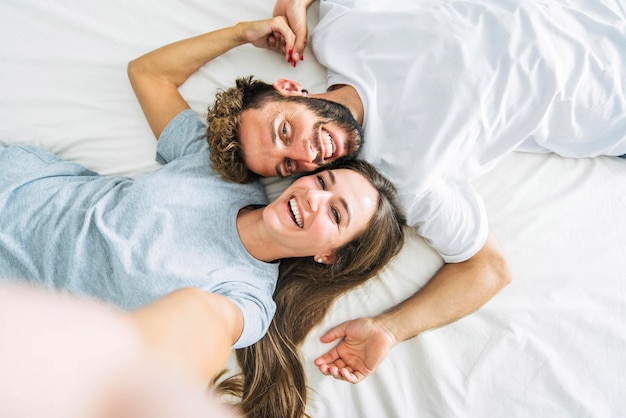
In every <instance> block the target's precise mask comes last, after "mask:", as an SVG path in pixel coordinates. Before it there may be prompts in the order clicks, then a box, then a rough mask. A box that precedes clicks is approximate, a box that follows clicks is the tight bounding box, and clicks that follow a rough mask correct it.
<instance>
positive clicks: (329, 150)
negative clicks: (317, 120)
mask: <svg viewBox="0 0 626 418" xmlns="http://www.w3.org/2000/svg"><path fill="white" fill-rule="evenodd" d="M322 133H323V137H324V142H325V143H326V146H325V149H326V155H325V156H324V158H330V157H332V156H333V155H335V151H336V150H337V147H336V146H335V141H333V138H331V136H330V134H329V133H328V132H326V131H322Z"/></svg>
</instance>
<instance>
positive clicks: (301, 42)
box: [293, 25, 308, 61]
mask: <svg viewBox="0 0 626 418" xmlns="http://www.w3.org/2000/svg"><path fill="white" fill-rule="evenodd" d="M294 33H295V35H296V40H295V42H294V45H293V50H294V54H293V59H294V60H300V61H302V60H303V59H304V49H305V48H306V44H307V37H308V35H307V28H306V25H300V26H299V27H296V28H294Z"/></svg>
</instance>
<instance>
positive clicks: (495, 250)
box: [476, 234, 513, 294]
mask: <svg viewBox="0 0 626 418" xmlns="http://www.w3.org/2000/svg"><path fill="white" fill-rule="evenodd" d="M476 258H477V260H476V261H477V262H478V264H479V265H480V266H481V269H482V271H483V273H486V274H483V275H482V277H483V279H484V280H485V281H487V282H488V286H489V287H490V288H491V289H492V293H493V294H496V293H497V292H498V291H500V289H502V288H503V287H505V286H507V285H508V284H509V283H511V281H512V279H513V273H512V271H511V265H510V264H509V260H508V258H507V257H506V255H505V254H504V251H503V249H502V247H500V244H499V243H498V241H497V240H496V239H495V237H494V236H493V234H490V235H489V238H488V239H487V242H486V243H485V246H484V247H483V248H482V249H481V251H480V252H479V254H477V257H476Z"/></svg>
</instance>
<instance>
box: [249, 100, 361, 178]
mask: <svg viewBox="0 0 626 418" xmlns="http://www.w3.org/2000/svg"><path fill="white" fill-rule="evenodd" d="M309 104H313V106H310V105H309ZM326 104H327V102H326V101H323V100H319V99H313V98H300V99H295V100H289V99H286V100H281V101H268V102H266V103H264V104H263V105H262V106H261V107H260V108H250V109H246V110H244V111H243V112H242V113H241V117H240V120H239V141H240V143H241V147H242V149H243V154H244V160H245V162H246V165H247V167H248V168H249V169H250V170H251V171H253V172H255V173H257V174H259V175H261V176H264V177H274V176H278V177H285V176H289V175H291V174H295V173H304V172H309V171H312V170H314V169H315V168H317V167H319V166H321V165H324V164H326V163H329V162H331V161H333V160H335V159H337V158H339V157H342V156H346V155H353V154H355V153H356V152H357V151H358V149H359V146H360V144H361V136H360V130H359V127H358V125H356V122H355V121H346V120H339V121H336V120H334V119H329V118H325V117H324V116H323V113H321V112H320V110H319V108H320V107H324V105H326ZM355 125H356V126H355Z"/></svg>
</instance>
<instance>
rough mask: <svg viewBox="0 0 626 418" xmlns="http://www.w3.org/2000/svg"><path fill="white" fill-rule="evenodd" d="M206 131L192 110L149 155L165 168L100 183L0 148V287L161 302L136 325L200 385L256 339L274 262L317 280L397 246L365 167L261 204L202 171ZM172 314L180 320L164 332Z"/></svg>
mask: <svg viewBox="0 0 626 418" xmlns="http://www.w3.org/2000/svg"><path fill="white" fill-rule="evenodd" d="M204 130H205V127H204V124H203V123H202V122H201V121H200V120H199V119H198V118H197V117H196V115H195V114H194V113H193V112H192V111H185V112H183V113H181V114H180V115H179V116H177V117H176V118H175V119H174V120H173V121H172V123H170V124H169V125H168V127H167V128H166V129H165V130H164V132H163V134H162V135H161V138H160V140H159V143H158V148H157V153H158V157H159V159H160V160H161V161H163V162H164V163H165V164H164V166H163V167H162V168H160V169H159V170H157V171H155V172H153V173H147V174H144V175H143V176H141V177H139V178H138V179H136V180H132V179H128V178H121V177H105V176H100V175H98V174H97V173H94V172H91V171H89V170H88V169H86V168H84V167H82V166H80V165H79V164H76V163H73V162H69V161H64V160H61V159H59V158H57V157H55V156H54V155H52V154H50V153H48V152H46V151H44V150H41V149H38V148H34V147H24V146H2V147H1V148H0V185H1V186H0V211H1V212H2V216H0V275H2V276H5V277H15V278H25V279H27V280H30V281H34V282H39V283H43V284H45V285H48V286H51V287H56V288H63V289H66V290H68V291H72V292H75V293H79V294H86V295H90V296H94V297H97V298H101V299H104V300H107V301H110V302H112V303H114V304H115V305H117V306H119V307H122V308H124V309H136V308H138V307H140V306H143V305H145V304H147V303H149V302H153V301H154V300H156V299H158V298H159V297H162V296H163V295H168V296H167V297H165V298H164V299H162V300H161V301H160V302H159V303H156V304H155V303H153V304H151V305H148V306H147V307H146V308H143V309H139V310H138V311H137V315H136V317H137V321H138V323H140V324H141V327H142V329H144V330H145V336H146V339H147V340H149V341H151V342H154V345H157V346H158V345H163V346H164V347H165V351H166V352H167V351H168V350H169V348H168V347H169V345H170V344H172V343H173V344H177V345H179V346H180V348H182V349H184V350H185V351H186V352H187V354H186V355H184V356H177V357H180V358H182V360H181V361H183V362H189V364H181V365H180V366H181V367H180V368H182V369H184V368H187V369H188V371H190V372H191V373H194V374H196V375H197V377H198V379H199V380H200V381H207V380H208V378H210V377H212V376H214V375H215V374H216V373H217V372H219V371H220V370H221V367H222V366H223V364H224V362H225V360H226V358H227V356H228V353H229V350H230V348H231V346H233V345H234V347H236V348H241V347H245V346H248V345H250V344H252V343H254V342H256V341H257V340H258V339H259V338H261V337H262V336H263V334H264V333H265V332H266V330H267V328H268V326H269V323H270V320H271V318H272V316H273V314H274V309H275V305H274V302H273V300H272V293H273V291H274V288H275V284H276V279H277V276H278V271H279V263H276V261H279V260H281V259H285V258H291V257H298V262H296V264H297V265H302V266H303V267H302V268H306V269H309V268H311V266H307V265H310V264H313V265H314V266H315V267H313V268H314V269H315V270H314V271H317V274H318V275H320V276H322V275H327V274H331V272H332V274H335V272H339V273H341V272H343V271H351V269H353V266H352V265H351V260H352V259H356V260H361V259H363V260H364V261H365V262H366V264H367V266H368V268H367V269H366V270H365V272H367V271H369V270H372V271H373V270H375V269H376V267H377V266H378V265H379V264H382V263H384V262H385V261H386V260H388V259H389V258H390V256H392V255H393V254H394V253H395V251H396V249H397V248H398V247H399V246H400V245H401V243H402V234H401V228H402V223H403V217H402V215H401V214H400V212H399V210H398V209H397V207H396V206H395V202H394V200H393V199H394V197H393V193H392V192H391V191H390V190H391V189H378V187H380V184H381V183H380V180H379V179H377V178H376V177H374V178H368V177H366V176H370V175H371V174H377V173H376V172H369V171H367V170H365V169H362V167H367V166H366V165H365V164H364V163H356V164H355V163H349V162H346V163H344V165H341V163H339V164H338V165H337V166H333V168H332V169H327V170H324V171H320V172H318V173H316V174H313V175H309V176H305V177H302V178H300V179H298V180H297V181H295V182H294V183H293V184H292V185H291V186H290V187H288V188H287V190H286V191H285V192H284V193H283V194H282V195H281V196H280V197H279V198H278V199H276V200H275V201H274V202H272V203H270V204H269V205H267V201H266V198H265V195H264V193H263V190H262V188H261V187H260V185H259V184H248V185H240V184H235V183H230V182H227V181H225V180H223V179H222V178H221V177H220V176H218V175H216V174H215V173H213V172H211V170H210V168H209V157H208V150H207V145H206V141H205V135H204ZM384 185H385V186H388V185H387V184H384ZM390 223H391V225H392V226H395V229H397V230H398V232H397V233H396V234H395V235H393V237H392V238H390V239H387V240H386V244H387V245H386V246H380V245H379V243H378V240H369V239H363V237H366V236H369V235H368V234H371V233H372V232H375V235H374V236H382V235H383V234H387V233H389V231H388V228H389V226H390ZM370 251H374V252H376V253H377V255H378V256H379V258H372V257H371V256H370V255H369V254H368V253H369V252H370ZM326 265H328V267H325V266H326ZM318 266H319V267H318ZM298 268H299V267H298ZM298 268H296V271H297V270H298ZM181 288H187V289H186V290H181V291H177V292H175V291H176V290H177V289H181ZM198 289H199V290H198ZM172 292H173V293H172ZM194 301H195V302H194ZM172 310H173V311H177V312H176V315H178V316H177V317H176V320H175V321H174V323H173V325H172V326H171V327H167V326H166V324H167V323H168V321H169V318H170V312H171V311H172ZM183 312H186V314H184V313H183ZM185 315H186V316H187V318H189V319H186V320H184V321H179V318H180V317H183V318H184V317H185ZM194 318H195V319H194ZM193 320H197V322H198V326H197V327H196V328H194V326H193V325H191V324H192V321H193ZM180 322H183V323H184V324H186V325H185V326H186V327H188V328H190V329H191V330H192V331H193V330H194V329H195V331H200V332H197V333H196V332H191V331H190V332H189V335H192V336H193V335H196V336H197V337H195V339H196V340H197V341H194V343H190V342H189V341H185V340H184V339H183V340H181V341H177V340H176V339H175V338H172V336H170V335H168V333H166V332H165V331H164V330H166V329H171V330H173V331H174V334H172V335H173V336H175V335H179V334H180V333H181V332H182V331H180V330H177V326H176V324H179V323H180ZM177 333H178V334H177ZM205 338H206V341H203V339H205ZM199 347H205V348H206V349H207V350H208V351H209V354H207V352H206V351H203V350H200V349H199ZM214 350H215V351H214ZM174 351H175V350H174ZM193 353H195V354H193ZM191 359H194V360H193V361H191Z"/></svg>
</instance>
